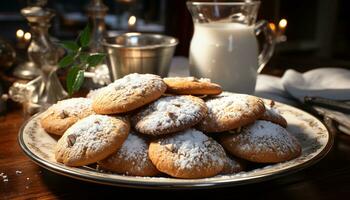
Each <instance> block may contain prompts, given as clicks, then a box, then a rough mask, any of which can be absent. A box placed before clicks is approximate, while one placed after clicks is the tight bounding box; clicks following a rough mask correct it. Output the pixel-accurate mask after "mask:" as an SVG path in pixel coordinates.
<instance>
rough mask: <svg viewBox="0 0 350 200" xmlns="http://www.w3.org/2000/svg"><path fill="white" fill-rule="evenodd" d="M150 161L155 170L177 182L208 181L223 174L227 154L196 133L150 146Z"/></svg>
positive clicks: (188, 133)
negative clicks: (198, 179)
mask: <svg viewBox="0 0 350 200" xmlns="http://www.w3.org/2000/svg"><path fill="white" fill-rule="evenodd" d="M149 157H150V159H151V161H152V162H153V164H154V165H155V166H156V168H157V169H158V170H159V171H161V172H164V173H166V174H168V175H170V176H173V177H177V178H187V179H188V178H206V177H211V176H214V175H216V174H218V173H220V172H221V171H222V169H223V167H224V164H225V159H226V155H225V151H224V149H223V148H222V147H221V146H220V145H219V144H218V143H217V142H216V141H215V140H213V139H211V138H209V137H208V136H206V135H205V134H203V133H202V132H200V131H198V130H195V129H187V130H185V131H182V132H179V133H176V134H172V135H169V136H167V137H163V138H160V139H158V140H156V141H154V142H151V144H150V147H149Z"/></svg>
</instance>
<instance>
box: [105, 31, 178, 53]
mask: <svg viewBox="0 0 350 200" xmlns="http://www.w3.org/2000/svg"><path fill="white" fill-rule="evenodd" d="M123 35H127V36H135V35H146V36H153V37H162V38H167V39H168V40H169V41H173V42H170V43H163V44H153V45H144V46H128V47H127V46H124V45H120V44H112V43H109V42H107V41H106V39H110V38H116V37H120V36H123ZM178 43H179V40H178V39H177V38H175V37H171V36H168V35H162V34H153V33H139V32H129V33H122V34H118V35H115V36H110V37H105V38H104V39H103V40H102V45H103V46H105V47H112V48H122V49H156V48H164V47H173V46H176V45H177V44H178Z"/></svg>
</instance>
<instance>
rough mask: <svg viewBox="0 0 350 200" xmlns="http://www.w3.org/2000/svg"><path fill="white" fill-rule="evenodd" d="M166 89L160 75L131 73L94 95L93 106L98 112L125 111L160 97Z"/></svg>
mask: <svg viewBox="0 0 350 200" xmlns="http://www.w3.org/2000/svg"><path fill="white" fill-rule="evenodd" d="M165 90H166V84H165V83H164V81H163V80H162V78H161V77H160V76H157V75H153V74H136V73H135V74H129V75H127V76H124V77H123V78H121V79H118V80H116V81H114V82H113V83H111V84H109V85H108V86H106V87H104V88H102V89H99V90H98V91H97V92H96V94H94V95H92V99H93V102H92V108H93V110H94V111H95V112H96V113H98V114H116V113H125V112H129V111H132V110H135V109H137V108H139V107H141V106H144V105H146V104H148V103H150V102H152V101H154V100H156V99H158V98H159V97H160V96H161V95H162V94H163V93H164V92H165Z"/></svg>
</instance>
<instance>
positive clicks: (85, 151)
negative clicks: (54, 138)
mask: <svg viewBox="0 0 350 200" xmlns="http://www.w3.org/2000/svg"><path fill="white" fill-rule="evenodd" d="M129 129H130V126H129V123H128V122H127V121H126V120H125V119H123V118H117V117H111V116H105V115H90V116H88V117H86V118H84V119H81V120H79V121H78V122H77V123H75V124H74V125H73V126H71V127H70V128H69V129H68V130H67V131H66V132H65V133H64V134H63V136H62V137H61V138H60V139H59V140H58V143H57V145H56V149H55V158H56V160H57V162H61V163H64V164H65V165H68V166H83V165H88V164H92V163H95V162H97V161H99V160H102V159H104V158H106V157H107V156H109V155H111V154H112V153H114V152H116V151H117V150H118V149H119V148H120V147H121V146H122V144H123V142H124V141H125V139H126V138H127V136H128V133H129Z"/></svg>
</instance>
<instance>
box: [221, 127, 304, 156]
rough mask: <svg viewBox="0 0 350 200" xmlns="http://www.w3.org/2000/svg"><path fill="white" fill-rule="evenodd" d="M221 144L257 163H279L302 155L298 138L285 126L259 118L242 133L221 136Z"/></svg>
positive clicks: (243, 129)
mask: <svg viewBox="0 0 350 200" xmlns="http://www.w3.org/2000/svg"><path fill="white" fill-rule="evenodd" d="M220 144H221V145H222V146H223V147H224V148H225V149H226V150H227V151H228V152H230V153H231V154H232V155H234V156H237V157H239V158H242V159H245V160H249V161H252V162H257V163H278V162H283V161H288V160H291V159H293V158H296V157H298V156H300V154H301V146H300V144H299V142H298V140H297V139H296V138H295V137H294V136H293V135H291V134H290V133H289V132H288V131H287V130H286V129H285V128H283V127H281V126H279V125H277V124H274V123H272V122H269V121H263V120H257V121H256V122H255V123H254V124H252V125H250V126H247V127H244V128H242V130H241V132H240V133H238V134H237V133H236V134H225V135H222V136H220Z"/></svg>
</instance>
